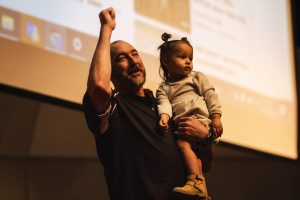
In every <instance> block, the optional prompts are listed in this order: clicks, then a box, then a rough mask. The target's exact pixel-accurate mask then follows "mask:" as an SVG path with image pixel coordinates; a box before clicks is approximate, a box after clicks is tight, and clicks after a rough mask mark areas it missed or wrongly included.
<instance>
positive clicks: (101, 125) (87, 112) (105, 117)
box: [82, 92, 114, 136]
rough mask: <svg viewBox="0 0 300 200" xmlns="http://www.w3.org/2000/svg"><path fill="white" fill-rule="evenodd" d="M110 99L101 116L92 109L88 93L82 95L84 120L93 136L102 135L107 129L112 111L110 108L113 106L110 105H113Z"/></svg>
mask: <svg viewBox="0 0 300 200" xmlns="http://www.w3.org/2000/svg"><path fill="white" fill-rule="evenodd" d="M113 98H114V95H113V96H112V99H113ZM112 99H111V103H110V105H109V107H108V109H107V110H106V111H105V112H104V113H103V114H101V115H99V114H98V113H97V112H96V110H95V109H94V107H93V105H92V103H91V100H90V97H89V95H88V93H87V92H86V93H85V94H84V97H83V101H82V105H83V112H84V116H85V120H86V122H87V125H88V128H89V130H90V131H91V132H92V133H93V134H94V135H95V136H97V135H99V134H101V133H104V132H105V131H106V130H107V129H108V122H109V117H110V116H111V113H112V110H113V109H112V108H113V106H114V105H112V104H113V103H112V102H113V100H112Z"/></svg>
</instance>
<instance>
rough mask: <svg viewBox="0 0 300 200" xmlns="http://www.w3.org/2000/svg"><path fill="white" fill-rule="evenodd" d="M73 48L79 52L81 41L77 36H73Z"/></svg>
mask: <svg viewBox="0 0 300 200" xmlns="http://www.w3.org/2000/svg"><path fill="white" fill-rule="evenodd" d="M72 45H73V48H74V50H75V51H77V52H79V51H81V49H82V42H81V40H80V38H79V37H75V38H73V42H72Z"/></svg>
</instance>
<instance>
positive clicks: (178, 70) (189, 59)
mask: <svg viewBox="0 0 300 200" xmlns="http://www.w3.org/2000/svg"><path fill="white" fill-rule="evenodd" d="M164 65H165V67H166V68H167V70H168V72H169V80H171V81H179V80H181V79H183V78H185V77H186V76H188V75H189V74H190V73H191V71H192V70H193V49H192V48H191V47H190V46H189V45H188V44H186V43H183V42H182V43H178V44H177V45H176V46H175V47H174V49H173V51H172V52H171V53H170V55H169V56H168V58H166V59H165V61H164Z"/></svg>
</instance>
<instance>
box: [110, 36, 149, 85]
mask: <svg viewBox="0 0 300 200" xmlns="http://www.w3.org/2000/svg"><path fill="white" fill-rule="evenodd" d="M111 63H112V81H113V83H114V85H115V87H116V88H118V89H122V88H126V89H130V90H138V89H140V88H141V87H142V86H143V84H144V83H145V80H146V72H145V67H144V64H143V61H142V59H141V57H140V56H139V54H138V52H137V50H136V49H135V48H133V46H131V45H130V44H128V43H126V42H123V41H118V42H116V43H114V44H112V45H111Z"/></svg>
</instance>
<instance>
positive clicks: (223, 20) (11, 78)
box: [0, 0, 298, 159]
mask: <svg viewBox="0 0 300 200" xmlns="http://www.w3.org/2000/svg"><path fill="white" fill-rule="evenodd" d="M109 6H112V7H114V8H115V10H116V13H117V19H116V20H117V27H116V30H115V31H114V33H113V36H112V40H118V39H122V40H125V41H128V42H130V43H132V44H133V45H134V46H135V47H137V49H138V50H139V51H140V53H141V56H142V57H143V60H144V63H145V65H146V70H147V84H146V87H150V88H151V89H153V90H155V89H156V88H157V86H158V85H159V83H160V82H161V81H162V80H161V78H160V76H159V60H158V53H159V52H158V51H157V47H158V46H159V45H160V44H161V43H162V41H161V39H160V36H161V34H162V33H163V32H168V33H171V34H172V35H173V38H175V39H180V38H181V37H187V38H188V39H189V40H190V42H191V43H192V45H193V47H194V69H195V70H200V71H203V72H204V73H206V74H207V75H208V77H209V78H210V80H211V82H212V83H213V84H214V85H215V86H216V91H217V92H218V94H219V96H220V99H221V102H222V107H223V113H224V115H223V117H222V118H223V123H224V129H225V132H224V136H223V137H222V140H223V141H225V142H229V143H232V144H236V145H240V146H245V147H247V148H251V149H255V150H258V151H263V152H267V153H270V154H274V155H279V156H283V157H287V158H292V159H295V158H297V156H298V155H297V123H296V122H297V117H296V115H297V113H296V110H297V106H296V93H295V75H294V63H293V59H294V57H293V56H294V55H293V49H292V48H293V47H292V37H291V35H292V34H291V30H292V29H291V21H290V5H289V1H288V0H263V1H261V0H251V1H244V0H185V1H184V0H182V1H174V0H126V1H122V0H114V1H110V0H64V1H58V0H51V1H50V0H44V1H35V0H26V1H23V0H22V1H21V0H14V1H11V0H1V1H0V17H1V19H0V23H1V24H0V46H1V47H0V83H1V84H4V85H8V86H12V87H16V88H20V89H24V90H28V91H32V92H36V93H39V94H42V95H46V96H51V97H55V98H59V99H63V100H66V101H70V102H75V103H81V99H82V95H83V93H84V91H85V89H86V80H87V75H88V70H89V65H90V61H91V58H92V56H93V51H94V49H95V46H96V43H97V39H98V34H99V30H100V23H99V18H98V14H99V12H100V10H102V9H104V8H106V7H109Z"/></svg>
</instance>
